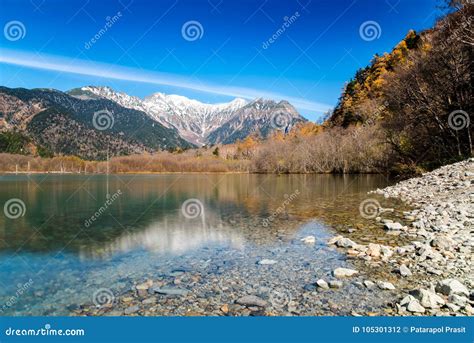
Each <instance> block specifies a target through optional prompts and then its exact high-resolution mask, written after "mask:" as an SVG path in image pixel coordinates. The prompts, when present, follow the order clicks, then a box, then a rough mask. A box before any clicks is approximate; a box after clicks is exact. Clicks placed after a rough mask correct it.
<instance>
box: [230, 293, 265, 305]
mask: <svg viewBox="0 0 474 343" xmlns="http://www.w3.org/2000/svg"><path fill="white" fill-rule="evenodd" d="M236 303H237V304H239V305H244V306H258V307H265V306H267V305H268V303H267V302H266V301H265V300H263V299H262V298H259V297H257V296H256V295H246V296H243V297H241V298H239V299H237V300H236Z"/></svg>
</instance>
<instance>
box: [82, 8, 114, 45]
mask: <svg viewBox="0 0 474 343" xmlns="http://www.w3.org/2000/svg"><path fill="white" fill-rule="evenodd" d="M120 18H122V12H120V11H118V12H117V13H116V14H115V15H114V16H112V17H110V16H108V17H107V18H105V20H106V21H105V24H104V26H103V27H102V28H101V29H100V30H99V31H97V32H96V34H95V35H94V36H92V38H91V39H89V41H87V42H85V43H84V48H85V49H87V50H89V49H90V48H91V47H92V46H93V45H94V44H95V43H97V42H98V41H99V39H101V38H102V36H103V35H105V34H106V33H107V31H108V30H110V29H111V28H112V26H114V24H115V23H116V22H117V21H119V20H120Z"/></svg>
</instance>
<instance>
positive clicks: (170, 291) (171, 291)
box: [153, 287, 189, 296]
mask: <svg viewBox="0 0 474 343" xmlns="http://www.w3.org/2000/svg"><path fill="white" fill-rule="evenodd" d="M153 292H155V293H158V294H164V295H177V296H183V295H186V294H188V293H189V291H188V290H187V289H182V288H172V287H155V288H153Z"/></svg>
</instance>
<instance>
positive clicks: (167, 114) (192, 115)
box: [69, 86, 306, 145]
mask: <svg viewBox="0 0 474 343" xmlns="http://www.w3.org/2000/svg"><path fill="white" fill-rule="evenodd" d="M69 94H71V95H73V96H75V97H78V98H81V99H91V98H92V99H97V98H104V99H109V100H111V101H114V102H116V103H118V104H120V105H121V106H124V107H127V108H131V109H137V110H140V111H143V112H145V113H147V114H148V115H149V116H150V118H152V119H154V120H156V121H157V122H159V123H161V124H162V125H164V126H166V127H170V128H176V130H178V132H179V134H180V135H181V137H183V138H184V139H186V140H187V141H188V142H192V143H194V144H197V145H205V144H220V143H222V144H227V143H234V142H236V141H237V140H239V139H244V138H245V137H247V136H248V135H250V134H254V133H257V134H259V135H261V136H262V137H266V136H268V134H269V133H270V132H272V131H274V130H285V131H288V130H289V129H291V127H292V126H293V125H294V124H295V123H297V122H303V121H306V119H304V118H303V117H302V116H300V115H299V114H298V112H297V111H296V109H295V108H294V107H293V106H291V105H290V104H289V103H288V102H286V101H281V102H279V103H276V102H274V101H272V100H263V99H257V100H255V101H252V102H250V103H248V102H247V101H246V100H244V99H239V98H236V99H234V100H232V101H230V102H228V103H220V104H206V103H202V102H199V101H197V100H193V99H188V98H186V97H184V96H180V95H166V94H163V93H155V94H153V95H151V96H148V97H146V98H145V99H143V100H141V99H139V98H137V97H132V96H129V95H127V94H125V93H120V92H116V91H114V90H113V89H111V88H109V87H94V86H87V87H82V88H80V89H75V90H72V91H70V92H69Z"/></svg>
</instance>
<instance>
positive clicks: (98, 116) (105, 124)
mask: <svg viewBox="0 0 474 343" xmlns="http://www.w3.org/2000/svg"><path fill="white" fill-rule="evenodd" d="M114 123H115V118H114V114H113V113H112V112H110V111H109V110H107V109H105V110H100V111H97V112H94V115H93V116H92V125H93V126H94V127H95V128H96V129H97V130H99V131H104V130H108V129H111V128H112V127H113V126H114Z"/></svg>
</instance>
